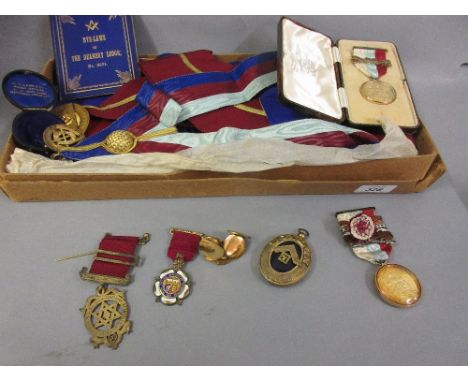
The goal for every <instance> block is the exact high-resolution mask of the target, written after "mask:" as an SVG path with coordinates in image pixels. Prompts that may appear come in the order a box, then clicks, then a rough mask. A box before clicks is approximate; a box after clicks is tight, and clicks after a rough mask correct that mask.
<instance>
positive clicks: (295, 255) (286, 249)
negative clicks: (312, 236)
mask: <svg viewBox="0 0 468 382" xmlns="http://www.w3.org/2000/svg"><path fill="white" fill-rule="evenodd" d="M308 236H309V232H307V231H306V230H305V229H303V228H300V229H298V231H297V234H287V235H280V236H278V237H276V238H274V239H273V240H271V241H270V242H269V243H268V244H267V245H266V246H265V248H263V251H262V254H261V256H260V272H261V274H262V276H263V277H264V278H265V279H266V280H267V281H268V282H270V283H272V284H274V285H279V286H286V285H291V284H295V283H297V282H299V281H300V280H302V279H303V278H304V276H305V275H306V274H307V272H308V271H309V269H310V264H311V262H312V250H311V249H310V247H309V245H308V244H307V242H306V239H307V237H308Z"/></svg>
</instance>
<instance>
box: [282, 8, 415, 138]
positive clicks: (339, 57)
mask: <svg viewBox="0 0 468 382" xmlns="http://www.w3.org/2000/svg"><path fill="white" fill-rule="evenodd" d="M375 52H377V57H375ZM379 54H381V55H382V57H381V58H380V59H379ZM278 56H279V57H278V87H279V93H280V97H281V99H282V100H283V102H286V103H291V104H293V105H294V106H295V107H296V108H297V109H298V110H300V112H301V113H303V114H306V115H309V116H311V117H315V118H321V119H326V120H329V121H333V122H338V123H343V122H347V123H348V124H350V125H353V126H359V127H361V128H364V129H365V128H366V127H373V126H380V125H381V124H382V120H383V119H385V118H388V119H389V120H391V121H392V122H393V123H395V124H397V125H398V126H400V127H401V128H402V129H404V130H405V131H406V132H410V133H415V132H416V131H417V128H418V126H419V120H418V117H417V114H416V110H415V107H414V104H413V100H412V97H411V93H410V90H409V87H408V83H407V81H406V76H405V73H404V70H403V66H402V64H401V61H400V58H399V55H398V52H397V49H396V47H395V45H394V44H393V43H390V42H380V41H355V40H339V41H338V42H337V43H336V44H334V43H333V41H332V40H331V39H330V38H329V37H327V36H325V35H324V34H322V33H319V32H316V31H314V30H312V29H310V28H307V27H305V26H303V25H301V24H299V23H297V22H295V21H293V20H291V19H288V18H286V17H283V18H282V19H281V21H280V23H279V28H278ZM366 61H367V62H369V64H368V65H366ZM379 63H380V65H379ZM383 64H385V67H383V66H382V65H383ZM379 75H380V76H379Z"/></svg>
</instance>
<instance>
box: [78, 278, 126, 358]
mask: <svg viewBox="0 0 468 382" xmlns="http://www.w3.org/2000/svg"><path fill="white" fill-rule="evenodd" d="M81 311H82V312H83V317H84V323H85V327H86V329H87V330H88V332H89V333H90V334H91V342H92V343H93V345H94V347H95V348H98V347H99V346H100V345H106V346H108V347H110V348H112V349H117V348H118V346H119V344H120V342H122V338H123V335H124V334H126V333H130V330H131V327H132V322H131V321H129V320H128V304H127V301H126V300H125V292H121V291H119V290H118V289H114V288H107V287H106V286H105V285H100V286H98V287H97V289H96V294H95V295H94V296H90V297H88V299H87V300H86V303H85V306H84V307H83V308H82V309H81Z"/></svg>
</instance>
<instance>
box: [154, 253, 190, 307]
mask: <svg viewBox="0 0 468 382" xmlns="http://www.w3.org/2000/svg"><path fill="white" fill-rule="evenodd" d="M182 263H183V262H182ZM180 267H181V264H180V262H179V261H177V260H175V261H174V264H173V267H172V268H170V269H166V270H165V271H163V272H162V273H161V274H160V275H159V279H156V281H155V283H154V295H155V296H156V301H159V302H162V303H163V304H164V305H175V304H179V305H180V304H182V302H183V300H184V299H185V298H186V297H188V295H189V294H190V280H189V278H188V276H187V274H186V273H185V272H184V271H182V270H181V269H180Z"/></svg>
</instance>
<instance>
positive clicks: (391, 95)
mask: <svg viewBox="0 0 468 382" xmlns="http://www.w3.org/2000/svg"><path fill="white" fill-rule="evenodd" d="M359 92H360V93H361V95H362V96H363V97H364V98H365V99H366V100H367V101H369V102H372V103H376V104H379V105H390V104H391V103H392V102H393V101H395V100H396V97H397V94H396V90H395V88H394V87H393V86H392V85H390V84H389V83H387V82H383V81H380V80H370V81H367V82H364V83H363V84H362V85H361V87H360V88H359Z"/></svg>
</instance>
